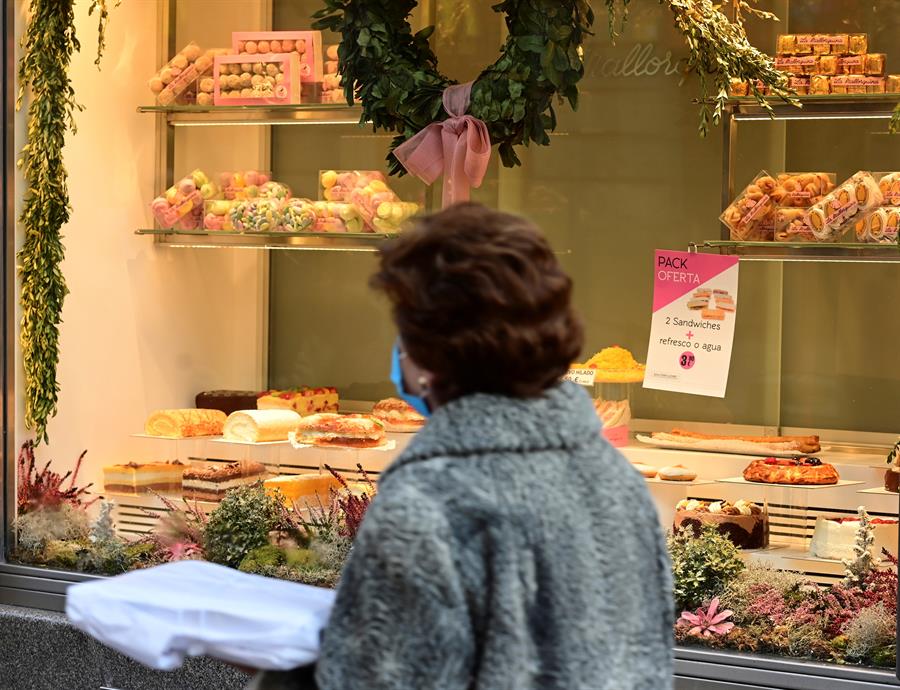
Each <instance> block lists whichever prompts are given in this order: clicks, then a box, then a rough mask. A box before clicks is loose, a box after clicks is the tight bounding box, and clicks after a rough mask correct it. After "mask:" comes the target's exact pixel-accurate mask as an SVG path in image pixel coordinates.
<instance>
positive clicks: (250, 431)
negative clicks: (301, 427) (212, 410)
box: [223, 410, 301, 443]
mask: <svg viewBox="0 0 900 690" xmlns="http://www.w3.org/2000/svg"><path fill="white" fill-rule="evenodd" d="M300 419H301V417H300V415H299V414H297V413H296V412H294V411H293V410H242V411H240V412H233V413H232V414H230V415H229V416H228V420H227V421H226V422H225V429H224V431H223V436H224V437H225V440H226V441H240V442H243V443H269V442H272V441H287V439H288V434H289V433H290V432H291V431H293V430H294V429H295V428H296V427H297V424H298V423H299V422H300Z"/></svg>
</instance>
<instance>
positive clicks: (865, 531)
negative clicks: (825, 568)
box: [842, 506, 875, 587]
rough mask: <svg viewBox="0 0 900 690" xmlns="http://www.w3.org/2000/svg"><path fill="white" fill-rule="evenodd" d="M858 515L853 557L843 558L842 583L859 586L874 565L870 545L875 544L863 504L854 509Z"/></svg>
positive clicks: (873, 530)
mask: <svg viewBox="0 0 900 690" xmlns="http://www.w3.org/2000/svg"><path fill="white" fill-rule="evenodd" d="M856 514H857V516H858V517H859V528H858V529H857V530H856V543H855V544H854V545H853V558H845V559H844V560H843V561H842V563H843V564H844V584H845V585H848V586H851V587H852V586H857V587H858V586H860V585H862V584H863V582H864V581H865V578H866V576H867V575H868V574H869V573H870V572H872V569H873V568H874V567H875V557H874V556H873V555H872V546H873V545H874V544H875V529H874V528H873V527H872V522H871V520H870V519H869V514H868V513H867V512H866V509H865V507H864V506H859V508H857V509H856Z"/></svg>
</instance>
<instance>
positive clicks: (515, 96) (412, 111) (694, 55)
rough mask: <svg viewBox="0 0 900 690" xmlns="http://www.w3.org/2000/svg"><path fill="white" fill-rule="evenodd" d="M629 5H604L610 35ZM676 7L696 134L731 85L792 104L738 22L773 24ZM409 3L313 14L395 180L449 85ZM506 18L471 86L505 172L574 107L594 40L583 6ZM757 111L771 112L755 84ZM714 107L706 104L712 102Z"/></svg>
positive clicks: (337, 1) (558, 3)
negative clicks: (585, 46) (694, 96)
mask: <svg viewBox="0 0 900 690" xmlns="http://www.w3.org/2000/svg"><path fill="white" fill-rule="evenodd" d="M629 2H630V0H604V3H605V6H606V9H607V13H608V16H609V33H610V36H611V37H612V38H615V37H616V36H618V35H619V33H620V32H621V31H622V29H623V28H624V26H625V22H626V19H627V14H628V5H629ZM660 2H664V3H666V4H667V5H668V6H669V8H670V9H671V10H672V12H673V15H674V18H675V25H676V26H677V28H678V30H679V31H680V32H681V33H682V34H683V35H684V37H685V40H686V41H687V44H688V48H689V49H690V58H689V63H688V66H689V68H690V69H691V70H692V71H694V72H696V73H697V74H698V76H699V78H700V87H701V91H702V94H703V98H702V99H701V119H700V131H701V133H703V134H705V133H706V132H707V130H708V129H709V125H710V123H711V122H713V123H715V122H718V121H719V119H720V118H721V115H722V112H723V110H724V107H725V104H726V101H727V99H728V87H729V84H730V82H731V80H732V79H738V80H741V81H747V82H751V83H753V84H756V83H757V81H758V82H760V83H761V84H763V85H765V86H766V87H768V89H769V91H770V93H771V94H773V95H775V96H777V97H780V98H782V99H784V100H785V101H787V102H791V103H796V99H795V96H794V95H793V93H792V92H791V91H790V90H789V89H788V88H787V76H786V75H785V74H783V73H782V72H779V71H777V70H776V69H775V67H774V60H773V58H771V57H770V56H768V55H765V54H764V53H762V52H760V51H759V50H757V49H756V48H754V47H753V46H752V45H750V42H749V41H748V40H747V36H746V34H745V32H744V28H743V17H744V15H745V13H746V14H752V15H755V16H760V17H764V18H774V15H771V14H769V13H766V12H761V11H759V10H756V9H754V8H753V7H751V6H750V4H749V3H748V2H747V0H733V2H734V3H735V5H734V6H735V10H736V17H735V20H734V21H732V20H730V19H729V18H728V17H726V16H725V14H723V12H722V11H721V8H720V6H719V5H717V4H713V2H712V0H660ZM416 4H417V3H416V1H415V0H381V1H379V2H368V1H366V0H325V7H324V8H322V9H321V10H319V11H318V12H316V13H315V14H314V15H313V16H314V18H315V19H316V20H317V21H316V22H315V24H314V26H315V28H318V29H326V30H331V31H335V32H337V33H340V34H341V43H340V46H339V48H338V58H339V71H340V74H341V76H342V79H343V84H344V93H345V95H346V97H347V103H348V104H350V105H352V104H353V103H354V102H355V101H359V102H360V103H361V104H362V111H363V112H362V118H361V121H362V122H370V123H371V124H372V126H373V128H374V129H375V130H379V129H384V130H387V131H391V132H396V133H397V136H396V137H395V138H394V140H393V142H392V144H391V153H389V154H388V162H389V167H390V170H391V172H392V173H399V174H403V172H404V171H403V168H402V166H401V165H400V162H399V161H398V160H397V159H396V157H395V156H394V155H393V150H394V149H395V148H396V147H397V146H398V145H399V144H401V143H403V142H404V141H406V140H407V139H409V138H410V137H412V136H413V135H415V134H416V133H417V132H419V131H420V130H421V129H423V128H424V127H426V126H427V125H429V124H431V123H432V122H434V121H440V120H443V119H445V118H446V117H447V114H446V113H445V112H444V111H443V108H442V104H441V94H442V92H443V90H444V89H445V88H446V87H447V86H449V85H451V84H453V83H454V82H453V81H451V80H450V79H449V78H448V77H446V76H444V75H443V74H442V73H441V72H440V71H439V69H438V64H437V58H436V57H435V55H434V53H433V52H432V50H431V48H430V46H429V45H428V38H429V36H430V35H431V33H432V31H433V29H434V28H433V27H429V28H426V29H424V30H422V31H420V32H418V33H413V31H412V28H411V27H410V25H409V21H408V19H409V15H410V13H411V12H412V11H413V9H414V8H415V7H416ZM493 9H494V10H495V11H496V12H498V13H502V14H503V15H504V17H505V19H506V27H507V30H508V37H507V39H506V42H505V44H504V45H503V48H502V50H501V52H500V57H499V58H498V59H497V61H496V62H494V64H492V65H490V66H489V67H487V68H486V69H485V70H484V71H483V72H482V73H481V74H480V75H479V77H478V79H476V81H475V84H474V86H473V88H472V102H471V105H470V107H469V113H470V114H472V115H474V116H475V117H477V118H480V119H481V120H483V121H484V122H485V124H486V125H487V127H488V131H489V132H490V135H491V141H492V142H494V143H495V144H497V145H498V152H499V154H500V158H501V160H502V161H503V164H504V165H506V166H514V165H519V163H520V161H519V157H518V155H517V154H516V151H515V147H516V146H520V145H528V144H529V143H530V142H534V143H537V144H542V145H547V144H549V143H550V138H549V136H548V132H551V131H553V130H554V129H555V128H556V111H555V109H554V105H555V103H564V102H567V103H568V104H569V105H570V106H571V107H572V109H573V110H575V109H577V107H578V82H579V81H580V80H581V78H582V77H583V76H584V61H583V58H582V43H583V41H584V38H585V36H587V35H589V34H590V33H591V26H592V24H593V21H594V13H593V10H592V9H591V6H590V3H589V2H588V1H587V0H503V1H502V2H499V3H498V4H496V5H494V6H493ZM753 94H754V95H755V96H756V98H757V100H758V101H759V102H760V104H761V105H762V106H763V107H765V108H769V105H768V104H767V103H766V101H765V99H764V98H763V97H762V96H761V95H760V93H759V91H758V90H757V89H756V88H755V87H754V88H753ZM710 104H712V107H711V105H710Z"/></svg>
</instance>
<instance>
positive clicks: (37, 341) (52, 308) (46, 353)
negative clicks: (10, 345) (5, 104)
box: [16, 0, 108, 442]
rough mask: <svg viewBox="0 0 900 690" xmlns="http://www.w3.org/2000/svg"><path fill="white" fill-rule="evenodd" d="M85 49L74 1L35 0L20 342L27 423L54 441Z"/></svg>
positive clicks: (25, 86) (103, 14) (26, 61)
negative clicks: (67, 154) (70, 153)
mask: <svg viewBox="0 0 900 690" xmlns="http://www.w3.org/2000/svg"><path fill="white" fill-rule="evenodd" d="M95 8H97V9H99V10H100V27H99V29H100V36H99V39H98V53H97V60H98V61H99V59H100V56H101V54H102V51H103V48H104V46H105V40H104V36H105V28H106V22H107V21H108V12H107V8H106V0H93V2H92V3H91V6H90V12H93V11H94V9H95ZM78 50H80V45H79V43H78V39H77V38H76V36H75V14H74V0H31V2H30V4H29V21H28V26H27V28H26V30H25V35H24V36H23V37H22V58H21V60H20V62H19V71H18V77H19V84H18V86H19V88H18V96H17V98H16V109H17V110H18V109H20V108H21V107H22V103H23V101H24V99H25V95H26V93H30V96H31V98H30V102H29V104H28V129H27V137H26V143H25V146H24V147H23V148H22V152H21V157H20V158H19V160H18V166H19V167H20V168H21V169H22V173H23V175H24V177H25V181H26V184H27V189H26V192H25V200H24V207H23V210H22V215H21V216H20V218H19V221H20V222H21V224H22V227H23V230H24V234H25V240H24V243H23V245H22V248H21V249H20V250H19V253H18V255H17V259H18V273H19V278H20V280H21V286H22V292H21V296H20V303H21V306H22V321H21V332H20V334H19V343H20V345H21V348H22V360H23V365H24V373H25V426H26V428H28V429H34V431H35V434H36V436H37V440H38V442H41V441H43V442H47V440H48V437H47V422H48V421H49V419H50V418H51V417H53V416H54V415H55V414H56V409H57V401H58V393H59V384H58V382H57V378H56V369H57V364H58V362H59V324H60V323H61V322H62V317H61V315H62V308H63V302H64V300H65V298H66V295H67V294H68V292H69V290H68V288H67V287H66V280H65V277H64V276H63V274H62V270H61V268H60V266H61V264H62V261H63V258H64V256H65V247H64V246H63V243H62V227H63V226H64V225H65V224H66V223H67V222H68V220H69V212H70V210H71V209H70V207H69V194H68V188H67V184H66V169H65V166H64V164H63V147H64V145H65V139H66V133H67V131H69V130H71V131H72V132H73V133H74V132H75V113H76V111H80V110H81V109H82V107H81V106H80V105H79V104H78V103H77V102H76V100H75V90H74V89H73V88H72V82H71V79H70V78H69V66H70V65H71V62H72V55H73V54H74V53H75V52H76V51H78Z"/></svg>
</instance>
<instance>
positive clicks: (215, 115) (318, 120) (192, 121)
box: [137, 103, 362, 127]
mask: <svg viewBox="0 0 900 690" xmlns="http://www.w3.org/2000/svg"><path fill="white" fill-rule="evenodd" d="M137 110H138V112H139V113H151V114H155V115H161V116H165V118H166V123H167V124H169V125H171V126H173V127H210V126H221V125H357V124H360V119H361V118H362V108H361V107H360V106H347V105H341V104H337V103H302V104H298V105H219V106H204V105H169V106H161V105H145V106H140V107H139V108H138V109H137Z"/></svg>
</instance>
